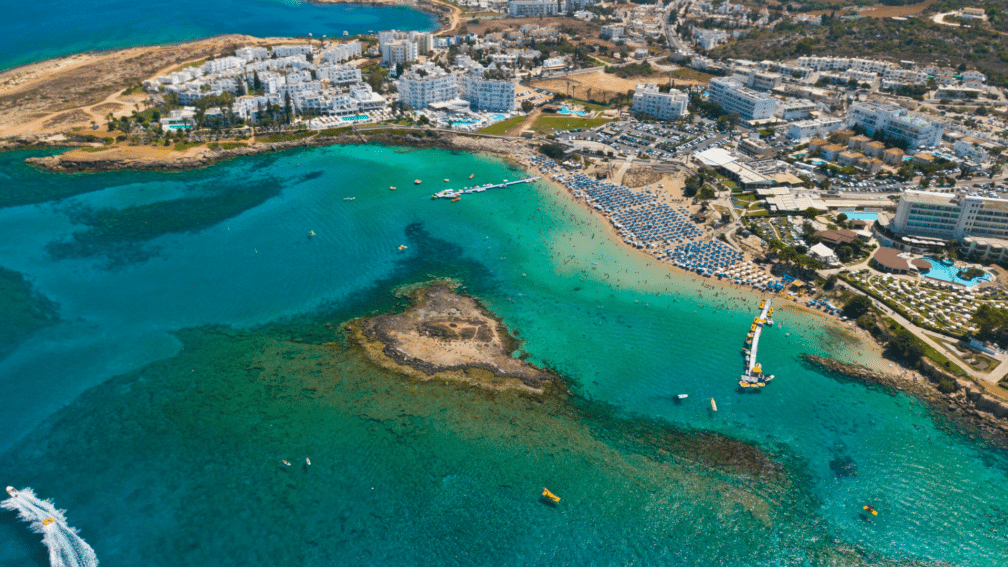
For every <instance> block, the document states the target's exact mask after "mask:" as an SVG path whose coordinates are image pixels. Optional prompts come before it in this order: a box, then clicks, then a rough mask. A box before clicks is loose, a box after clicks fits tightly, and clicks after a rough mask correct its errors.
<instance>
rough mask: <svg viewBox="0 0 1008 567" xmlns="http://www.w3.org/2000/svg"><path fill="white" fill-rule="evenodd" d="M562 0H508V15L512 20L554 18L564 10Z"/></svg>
mask: <svg viewBox="0 0 1008 567" xmlns="http://www.w3.org/2000/svg"><path fill="white" fill-rule="evenodd" d="M564 4H565V3H564V2H563V0H561V3H560V5H559V6H558V4H557V0H509V2H508V15H509V16H511V17H512V18H540V17H543V16H556V15H557V14H559V13H561V12H562V11H564V10H565V9H566V6H565V5H564Z"/></svg>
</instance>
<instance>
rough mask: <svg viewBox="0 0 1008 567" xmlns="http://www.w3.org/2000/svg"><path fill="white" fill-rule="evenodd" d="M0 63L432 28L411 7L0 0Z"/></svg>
mask: <svg viewBox="0 0 1008 567" xmlns="http://www.w3.org/2000/svg"><path fill="white" fill-rule="evenodd" d="M0 9H2V11H3V20H2V22H0V31H2V33H0V69H7V68H10V67H15V66H17V65H24V64H26V63H33V62H36V61H41V60H44V59H51V58H53V57H59V56H62V55H68V54H72V53H81V52H84V51H92V50H101V49H115V48H122V47H131V46H136V45H155V44H161V43H171V42H177V41H186V40H191V39H198V38H202V37H209V36H214V35H220V34H227V33H241V34H248V35H254V36H258V37H307V36H308V34H309V33H311V34H312V35H313V37H316V38H318V37H321V36H322V35H328V36H330V37H333V36H342V35H343V32H344V31H349V32H350V34H351V35H353V34H359V33H367V32H368V31H369V30H374V31H378V30H380V29H389V28H397V29H415V30H421V31H430V30H432V29H434V28H435V27H436V25H437V19H436V18H435V17H433V16H431V15H430V14H426V13H424V12H421V11H419V10H416V9H415V8H411V7H407V6H401V7H374V6H355V5H320V4H312V3H309V2H301V1H299V0H215V1H213V2H201V1H197V0H174V1H170V2H169V1H165V0H135V1H132V2H119V1H115V0H82V1H80V2H73V3H67V2H61V1H59V0H38V1H36V2H15V1H12V0H4V1H3V2H0Z"/></svg>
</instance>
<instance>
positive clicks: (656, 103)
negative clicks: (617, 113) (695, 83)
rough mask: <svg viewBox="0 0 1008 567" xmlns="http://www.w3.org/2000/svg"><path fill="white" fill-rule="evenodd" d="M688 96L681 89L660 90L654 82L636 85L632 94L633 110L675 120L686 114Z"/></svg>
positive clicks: (662, 118) (660, 118) (661, 118)
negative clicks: (664, 91)
mask: <svg viewBox="0 0 1008 567" xmlns="http://www.w3.org/2000/svg"><path fill="white" fill-rule="evenodd" d="M688 104H689V98H688V97H687V96H686V95H685V94H683V92H682V91H679V90H676V89H672V90H670V91H669V92H667V93H663V92H660V91H659V90H658V87H657V86H655V85H654V84H647V85H643V84H642V85H637V89H636V90H635V91H634V96H633V109H634V112H639V113H641V114H644V115H647V116H653V117H655V118H657V119H659V120H676V119H678V118H680V117H681V116H683V115H685V114H686V107H687V105H688Z"/></svg>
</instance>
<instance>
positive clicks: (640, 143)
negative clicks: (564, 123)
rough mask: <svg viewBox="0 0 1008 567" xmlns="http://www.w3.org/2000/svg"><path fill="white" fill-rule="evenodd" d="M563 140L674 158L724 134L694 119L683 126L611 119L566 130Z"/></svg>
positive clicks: (702, 147)
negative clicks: (602, 123) (584, 127)
mask: <svg viewBox="0 0 1008 567" xmlns="http://www.w3.org/2000/svg"><path fill="white" fill-rule="evenodd" d="M563 136H564V139H566V140H587V141H592V142H597V143H600V144H605V145H607V146H609V147H611V148H613V149H614V150H615V151H616V152H617V153H620V154H626V155H633V156H637V157H643V156H648V157H650V158H653V159H675V158H679V157H682V156H684V155H687V154H690V153H692V152H696V151H702V150H705V149H707V148H710V147H714V146H719V145H722V144H724V143H725V141H726V140H727V136H726V135H725V134H720V133H718V132H717V131H716V130H715V129H714V124H713V123H712V122H710V121H707V120H702V119H701V120H697V121H696V122H695V123H694V124H688V125H685V126H683V127H678V126H674V125H671V124H660V123H648V122H638V121H636V120H629V121H619V122H611V123H609V124H606V125H605V126H600V127H598V128H592V129H588V130H570V131H568V132H565V133H564V134H563Z"/></svg>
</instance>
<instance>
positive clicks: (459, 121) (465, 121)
mask: <svg viewBox="0 0 1008 567" xmlns="http://www.w3.org/2000/svg"><path fill="white" fill-rule="evenodd" d="M445 123H451V124H461V125H463V126H472V125H473V124H478V123H479V120H474V119H472V118H453V119H451V120H446V121H445Z"/></svg>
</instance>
